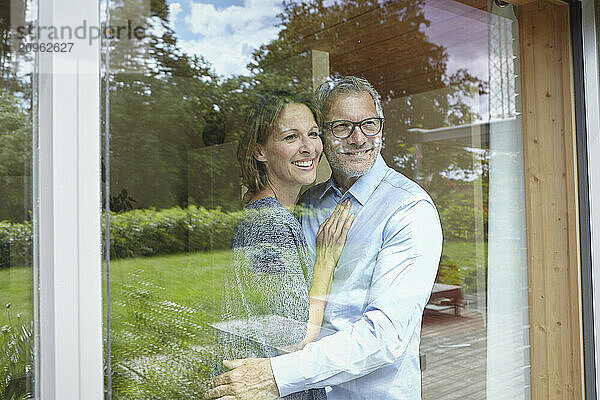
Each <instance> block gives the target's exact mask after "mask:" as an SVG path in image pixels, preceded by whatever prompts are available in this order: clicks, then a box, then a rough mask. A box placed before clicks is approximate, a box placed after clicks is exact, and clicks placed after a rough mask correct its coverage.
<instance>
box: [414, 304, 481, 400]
mask: <svg viewBox="0 0 600 400" xmlns="http://www.w3.org/2000/svg"><path fill="white" fill-rule="evenodd" d="M486 348H487V346H486V331H485V327H484V324H483V318H482V316H481V314H480V313H478V312H476V311H472V310H469V309H466V310H464V312H463V313H462V314H461V315H460V316H455V315H454V314H453V313H452V312H435V311H429V310H426V311H425V314H424V317H423V328H422V332H421V353H422V354H424V355H425V362H426V365H425V370H424V371H423V375H422V385H423V393H422V396H423V399H424V400H430V399H431V400H433V399H435V400H453V399H457V400H458V399H461V400H475V399H477V400H484V399H485V398H486V391H485V385H486Z"/></svg>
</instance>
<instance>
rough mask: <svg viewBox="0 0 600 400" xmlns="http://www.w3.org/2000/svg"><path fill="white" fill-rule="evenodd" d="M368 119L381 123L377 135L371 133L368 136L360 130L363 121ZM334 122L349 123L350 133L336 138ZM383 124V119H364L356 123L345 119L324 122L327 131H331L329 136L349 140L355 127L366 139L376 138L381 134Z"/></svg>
mask: <svg viewBox="0 0 600 400" xmlns="http://www.w3.org/2000/svg"><path fill="white" fill-rule="evenodd" d="M370 119H378V120H379V122H380V123H381V126H380V127H379V130H378V131H377V133H373V134H370V135H369V134H366V133H365V132H364V131H363V129H362V126H361V125H362V124H363V122H365V121H368V120H370ZM336 122H350V123H351V124H352V129H350V133H349V134H348V135H347V136H343V137H340V136H337V135H336V134H335V133H334V132H333V124H335V123H336ZM383 122H384V119H383V117H369V118H365V119H363V120H362V121H358V122H355V121H350V120H347V119H336V120H335V121H329V122H325V124H327V125H329V130H330V131H331V134H332V135H333V136H335V137H336V138H338V139H347V138H349V137H350V136H352V134H353V133H354V130H355V129H356V127H357V126H358V129H360V132H361V133H362V134H363V135H365V136H367V137H373V136H377V135H379V134H380V133H381V131H382V130H383Z"/></svg>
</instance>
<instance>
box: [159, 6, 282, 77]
mask: <svg viewBox="0 0 600 400" xmlns="http://www.w3.org/2000/svg"><path fill="white" fill-rule="evenodd" d="M168 4H169V10H170V14H171V18H170V19H171V23H172V25H173V28H174V29H175V32H176V34H177V38H178V40H179V44H180V47H181V48H182V49H183V50H184V51H186V52H188V53H192V54H200V55H202V56H204V57H205V58H206V59H207V60H208V61H210V62H211V64H212V65H213V66H214V69H215V71H216V72H217V73H218V74H220V75H224V76H229V75H232V74H247V73H248V71H247V70H246V64H248V62H249V61H250V56H251V54H252V51H253V50H254V49H256V48H257V47H258V46H260V45H261V44H263V43H268V42H270V41H271V40H273V39H275V38H276V37H277V33H278V31H279V29H278V28H276V27H275V26H274V25H275V24H276V23H277V14H278V13H279V12H280V11H281V8H282V6H281V0H169V1H168Z"/></svg>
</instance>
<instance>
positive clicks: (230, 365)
mask: <svg viewBox="0 0 600 400" xmlns="http://www.w3.org/2000/svg"><path fill="white" fill-rule="evenodd" d="M245 363H246V360H245V359H237V360H223V366H224V367H225V368H227V369H234V368H237V367H241V366H242V365H244V364H245Z"/></svg>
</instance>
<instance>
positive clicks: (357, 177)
mask: <svg viewBox="0 0 600 400" xmlns="http://www.w3.org/2000/svg"><path fill="white" fill-rule="evenodd" d="M315 96H316V99H317V103H318V105H319V106H320V107H321V110H322V111H323V115H324V117H325V121H326V122H325V124H324V125H325V126H324V136H323V144H324V149H325V155H326V157H327V160H328V161H329V164H330V165H331V169H332V176H331V178H330V179H329V180H328V181H327V182H324V183H322V184H319V185H316V186H315V187H313V188H311V189H310V190H308V191H307V192H306V193H305V194H304V196H303V199H302V202H304V203H305V205H306V206H308V207H310V208H315V209H317V210H320V209H323V210H330V209H333V207H334V206H335V205H336V204H337V203H339V202H341V201H344V200H346V199H350V201H351V202H352V209H351V212H352V213H353V214H355V220H354V223H353V225H352V228H351V229H350V232H349V233H348V238H347V241H346V246H345V247H344V250H343V252H342V256H341V258H340V260H339V262H338V265H337V267H336V269H335V272H334V278H333V284H332V287H331V292H330V294H329V298H328V303H327V308H326V310H325V315H324V318H323V328H324V329H323V330H324V331H330V330H333V331H334V332H335V333H333V334H331V335H329V336H325V337H322V338H321V339H320V340H318V341H317V342H313V343H309V344H307V345H306V346H305V347H304V348H303V349H302V350H300V351H297V352H295V353H291V354H286V355H281V356H278V357H274V358H272V359H248V360H234V361H227V362H225V363H224V364H225V365H226V366H227V367H228V368H230V369H232V370H231V371H229V372H227V373H226V374H223V375H221V376H219V377H217V378H215V379H214V380H213V382H212V385H213V389H211V390H210V391H208V392H207V395H208V396H209V398H219V397H223V398H225V399H273V398H277V397H278V396H282V397H283V396H286V395H288V394H290V393H295V392H299V391H302V390H306V389H311V388H319V387H331V390H330V391H329V392H328V393H327V398H328V399H330V400H338V399H420V398H421V379H420V368H419V343H420V328H421V319H422V314H423V309H424V308H425V305H426V304H427V300H428V299H429V294H430V293H431V288H432V286H433V281H434V279H435V275H436V271H437V265H438V262H439V257H440V253H441V245H442V234H441V227H440V222H439V218H438V215H437V211H436V209H435V206H434V205H433V202H432V201H431V199H430V197H429V196H428V195H427V193H425V191H424V190H423V189H421V188H420V187H419V186H418V185H417V184H415V183H414V182H412V181H410V180H409V179H407V178H406V177H404V176H403V175H401V174H399V173H397V172H395V171H394V170H392V169H391V168H389V167H388V166H387V165H386V164H385V162H384V161H383V159H382V158H381V155H380V150H381V146H382V136H383V111H382V107H381V101H380V98H379V95H378V93H377V92H376V91H375V89H374V88H373V87H372V86H371V85H370V83H369V82H368V81H366V80H365V79H360V78H355V77H350V76H348V77H342V78H338V79H334V80H332V81H329V82H325V83H324V84H323V85H321V86H320V87H319V88H318V89H317V92H316V94H315ZM326 215H327V213H326V212H325V213H319V212H311V213H307V215H306V216H303V218H302V227H303V229H304V233H305V236H306V239H307V241H308V246H309V249H310V251H311V253H312V255H313V256H314V252H315V239H314V238H315V235H316V232H317V229H318V227H319V224H320V223H322V221H323V220H324V218H325V216H326ZM227 396H230V397H227Z"/></svg>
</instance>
